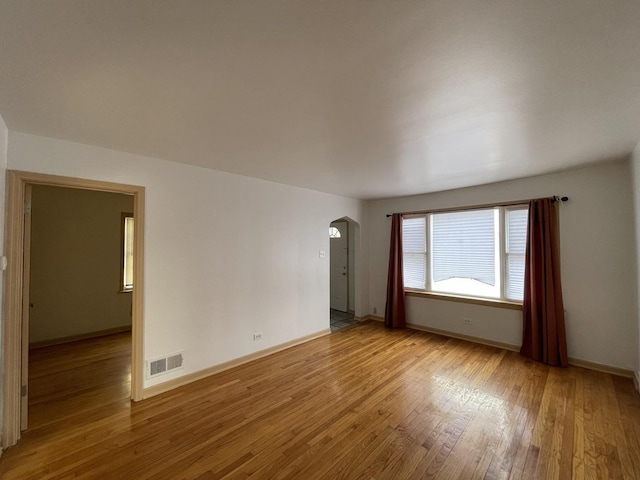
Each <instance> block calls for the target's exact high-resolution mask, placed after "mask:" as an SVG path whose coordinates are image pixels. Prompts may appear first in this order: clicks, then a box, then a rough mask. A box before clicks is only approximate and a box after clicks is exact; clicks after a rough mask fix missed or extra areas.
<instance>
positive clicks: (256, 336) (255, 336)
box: [253, 332, 262, 342]
mask: <svg viewBox="0 0 640 480" xmlns="http://www.w3.org/2000/svg"><path fill="white" fill-rule="evenodd" d="M258 340H262V332H258V333H254V334H253V341H254V342H257V341H258Z"/></svg>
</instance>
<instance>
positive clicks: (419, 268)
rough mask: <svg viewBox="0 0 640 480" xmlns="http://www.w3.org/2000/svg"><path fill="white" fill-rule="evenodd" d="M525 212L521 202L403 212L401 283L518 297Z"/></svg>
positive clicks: (415, 287)
mask: <svg viewBox="0 0 640 480" xmlns="http://www.w3.org/2000/svg"><path fill="white" fill-rule="evenodd" d="M527 213H528V207H527V206H524V205H523V206H516V207H495V208H484V209H478V210H462V211H453V212H443V213H429V214H426V215H416V216H409V217H405V218H404V219H403V223H402V242H403V265H404V285H405V288H407V289H410V290H418V291H425V292H430V293H443V294H447V295H458V296H464V297H477V298H487V299H492V300H504V301H509V302H521V301H522V298H523V293H524V254H525V244H526V236H527Z"/></svg>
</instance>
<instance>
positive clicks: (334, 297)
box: [329, 217, 357, 331]
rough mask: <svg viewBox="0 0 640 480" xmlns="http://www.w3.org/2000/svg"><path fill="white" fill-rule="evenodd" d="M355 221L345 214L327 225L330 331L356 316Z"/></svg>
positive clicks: (352, 321)
mask: <svg viewBox="0 0 640 480" xmlns="http://www.w3.org/2000/svg"><path fill="white" fill-rule="evenodd" d="M356 227H357V224H356V223H355V222H353V221H351V220H349V219H348V218H347V217H343V218H340V219H337V220H334V221H333V222H331V224H330V225H329V257H330V258H329V281H330V326H331V330H332V331H337V330H340V329H341V328H344V327H347V326H349V325H353V324H355V323H357V321H356V319H355V298H356V296H355V277H356V275H355V263H356V262H355V245H356V233H357V230H356Z"/></svg>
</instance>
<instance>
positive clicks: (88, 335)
mask: <svg viewBox="0 0 640 480" xmlns="http://www.w3.org/2000/svg"><path fill="white" fill-rule="evenodd" d="M130 331H131V325H124V326H122V327H115V328H108V329H106V330H98V331H97V332H88V333H81V334H79V335H71V336H69V337H61V338H54V339H51V340H43V341H41V342H33V343H30V344H29V350H35V349H37V348H44V347H52V346H54V345H62V344H64V343H71V342H78V341H80V340H88V339H90V338H98V337H106V336H107V335H115V334H116V333H124V332H130Z"/></svg>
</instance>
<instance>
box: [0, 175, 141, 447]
mask: <svg viewBox="0 0 640 480" xmlns="http://www.w3.org/2000/svg"><path fill="white" fill-rule="evenodd" d="M7 178H8V195H7V200H8V203H7V217H6V222H5V225H6V227H5V228H6V230H5V243H6V244H5V252H6V257H7V269H6V272H5V279H4V308H3V318H4V331H3V365H4V375H3V380H2V396H3V405H4V408H3V412H2V416H3V428H2V443H1V447H2V448H6V447H10V446H12V445H15V444H16V443H17V441H18V440H19V439H20V425H21V398H22V396H21V389H22V371H23V370H22V368H23V353H24V352H23V350H24V347H23V331H28V330H27V328H28V325H25V323H26V322H28V312H23V310H24V307H23V305H24V304H25V302H26V304H27V305H28V297H29V292H28V290H26V289H25V281H24V280H25V271H24V269H25V266H28V264H29V259H30V254H31V252H30V251H29V249H26V248H25V244H26V245H28V242H29V238H27V239H26V242H25V233H26V234H27V235H29V232H28V231H27V232H25V200H26V197H25V195H26V194H27V190H28V186H29V185H48V186H54V187H66V188H77V189H81V190H94V191H100V192H111V193H121V194H127V195H132V196H133V215H134V218H135V219H136V233H135V236H134V249H135V252H136V253H135V256H134V273H133V275H134V285H135V288H134V289H133V292H132V295H133V298H132V318H131V337H132V346H131V399H132V400H133V401H138V400H142V389H143V379H144V355H143V353H144V352H143V347H144V342H143V340H144V335H143V327H144V321H143V318H144V316H143V315H144V302H143V295H144V212H145V188H144V187H142V186H137V185H127V184H120V183H112V182H103V181H98V180H88V179H82V178H75V177H62V176H57V175H48V174H41V173H33V172H24V171H19V170H7ZM25 256H26V260H25ZM23 313H26V314H27V315H26V316H25V319H24V320H23ZM24 358H28V356H27V355H24ZM25 361H26V360H25ZM1 451H2V450H1V449H0V452H1Z"/></svg>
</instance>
